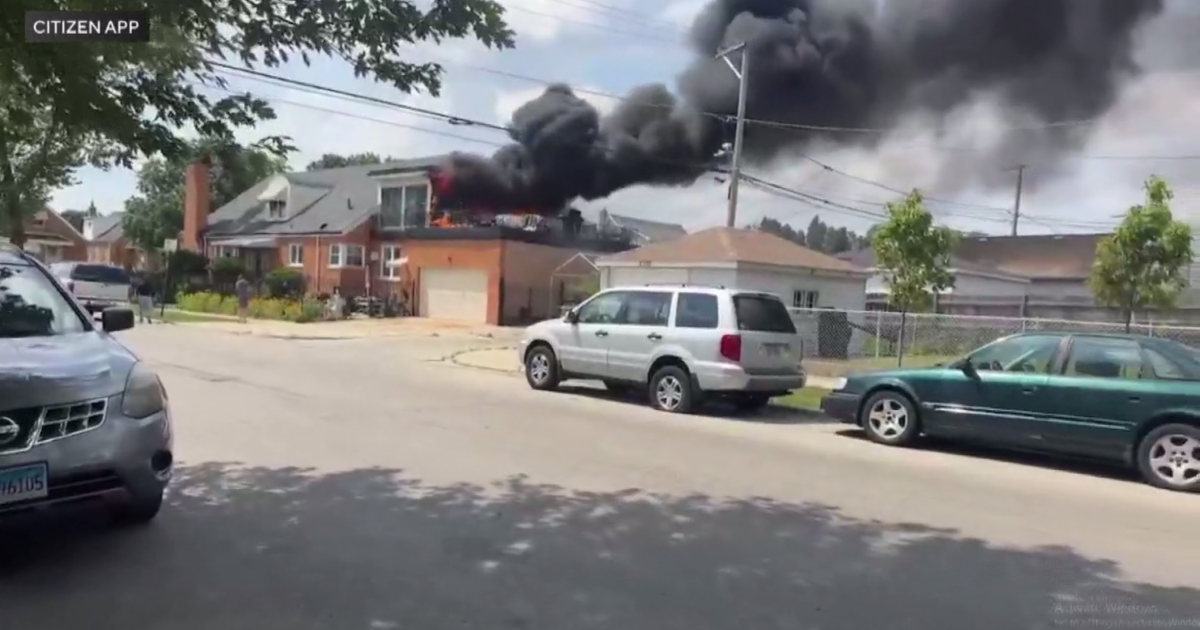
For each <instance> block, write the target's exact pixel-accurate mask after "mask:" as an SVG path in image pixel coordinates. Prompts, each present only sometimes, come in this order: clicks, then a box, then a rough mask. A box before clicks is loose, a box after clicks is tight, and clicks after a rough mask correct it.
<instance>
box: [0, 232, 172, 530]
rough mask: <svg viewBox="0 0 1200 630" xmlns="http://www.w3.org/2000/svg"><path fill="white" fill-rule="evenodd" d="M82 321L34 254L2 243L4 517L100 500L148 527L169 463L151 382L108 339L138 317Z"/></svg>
mask: <svg viewBox="0 0 1200 630" xmlns="http://www.w3.org/2000/svg"><path fill="white" fill-rule="evenodd" d="M99 320H100V321H99V324H98V325H97V323H93V320H92V318H91V317H89V316H88V313H87V312H86V311H85V310H84V309H83V308H82V307H81V306H80V305H79V303H78V302H76V301H75V300H74V299H73V298H72V297H71V296H70V295H69V294H68V293H67V292H66V291H65V290H64V288H63V287H62V285H61V284H60V283H58V282H57V281H55V279H54V278H53V277H51V276H50V274H49V273H48V271H47V269H46V268H45V267H43V266H42V264H41V263H39V262H38V261H37V260H35V259H34V258H32V257H31V256H29V255H27V254H25V253H22V252H21V251H19V250H17V249H15V248H12V247H9V246H6V245H2V244H0V515H3V514H7V513H11V512H16V511H25V510H28V509H32V508H42V507H47V506H51V505H55V504H60V503H67V502H76V501H81V500H86V499H104V500H105V502H106V503H108V504H109V505H110V506H111V507H112V508H113V510H114V511H115V513H116V514H117V516H118V517H119V518H120V519H121V520H123V521H125V522H130V523H144V522H148V521H150V520H152V519H153V518H154V517H155V516H156V515H157V514H158V512H159V509H160V507H161V506H162V501H163V494H164V492H165V490H166V487H167V483H168V481H169V480H170V478H171V470H172V465H173V454H172V440H173V437H172V431H171V414H170V411H169V409H168V405H167V394H166V391H165V390H164V389H163V386H162V383H161V382H160V381H159V378H158V375H156V374H155V373H154V371H153V370H152V369H150V367H149V366H147V365H146V364H145V363H142V362H141V361H139V360H138V358H137V357H136V356H134V354H133V353H132V352H130V351H129V350H128V349H126V348H125V347H124V346H123V345H121V343H120V342H118V341H117V340H116V339H115V338H113V337H112V336H111V334H110V333H113V332H116V331H119V330H126V329H129V328H132V327H133V324H134V315H133V311H132V310H130V309H128V308H109V309H106V310H104V311H103V312H102V313H101V315H100V317H99Z"/></svg>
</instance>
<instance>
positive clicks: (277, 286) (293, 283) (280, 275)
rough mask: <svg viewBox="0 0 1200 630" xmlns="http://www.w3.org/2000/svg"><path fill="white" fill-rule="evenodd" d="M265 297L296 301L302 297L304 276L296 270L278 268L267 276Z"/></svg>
mask: <svg viewBox="0 0 1200 630" xmlns="http://www.w3.org/2000/svg"><path fill="white" fill-rule="evenodd" d="M265 282H266V285H267V297H271V298H285V299H290V300H298V299H300V298H301V297H302V296H303V295H304V274H302V273H300V272H299V271H298V270H296V269H289V268H287V267H280V268H279V269H274V270H272V271H271V273H269V274H267V277H266V279H265Z"/></svg>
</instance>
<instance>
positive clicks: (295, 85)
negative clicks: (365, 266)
mask: <svg viewBox="0 0 1200 630" xmlns="http://www.w3.org/2000/svg"><path fill="white" fill-rule="evenodd" d="M210 64H211V65H212V66H213V67H214V68H217V69H219V70H220V71H224V72H223V73H222V74H224V73H230V74H231V75H232V76H234V77H237V78H243V79H249V80H252V81H260V82H263V83H267V84H271V85H276V86H280V87H285V88H287V89H295V90H298V91H302V92H307V93H312V94H319V95H322V96H326V97H330V98H335V99H341V100H346V101H350V102H358V103H362V104H367V105H372V106H378V107H386V108H391V109H396V110H400V111H403V112H405V113H406V114H410V115H415V116H419V117H423V118H428V119H433V120H439V121H442V122H446V123H448V124H451V125H459V126H476V127H481V128H485V129H489V130H492V131H504V132H506V133H507V131H508V129H507V127H504V126H502V125H497V124H494V123H489V122H487V121H480V120H474V119H470V118H464V117H461V116H455V115H452V114H448V113H445V112H440V111H437V110H432V109H428V108H422V107H416V106H411V105H407V104H404V103H397V102H394V101H389V100H387V99H382V98H377V97H372V96H367V95H363V94H356V93H353V92H349V91H346V90H340V89H337V88H330V87H327V86H322V85H319V84H315V83H310V82H307V81H301V80H297V79H290V78H287V77H281V76H278V75H273V74H270V73H266V72H261V71H257V70H251V69H247V68H241V67H237V66H232V65H229V64H225V63H221V62H210ZM207 87H213V88H215V89H221V90H223V91H226V92H230V93H238V92H236V91H234V90H232V89H229V88H226V87H223V86H216V85H208V86H207ZM264 100H267V101H271V100H274V101H276V102H280V103H284V104H288V105H292V106H297V107H306V108H309V109H314V110H316V111H325V112H326V113H332V114H341V115H347V116H350V117H354V118H359V119H362V120H370V121H373V122H378V123H381V124H387V125H392V126H397V127H402V128H408V129H412V130H414V131H418V132H423V133H429V134H433V135H440V136H444V137H449V138H455V139H459V140H463V141H467V142H473V143H479V144H485V145H490V146H496V147H499V146H503V145H502V144H501V143H494V142H490V141H487V140H483V139H480V138H472V137H469V136H462V135H459V134H452V133H448V132H442V131H439V130H434V129H429V128H425V127H418V126H415V125H405V124H401V123H395V122H394V121H384V120H378V119H372V118H369V117H365V116H358V115H353V114H349V113H347V112H340V111H338V110H330V109H325V108H318V107H315V106H308V105H305V104H301V103H295V102H289V101H284V100H282V99H273V98H264ZM804 157H805V158H806V159H808V160H809V161H812V162H813V163H815V164H817V165H818V166H820V167H821V168H822V170H823V171H825V172H831V173H835V174H838V175H841V176H843V177H849V178H851V179H854V180H857V181H860V182H862V183H866V184H870V185H873V186H875V187H878V188H881V189H883V190H886V191H889V192H892V193H896V194H901V195H903V194H907V192H906V191H903V190H900V189H898V188H894V187H891V186H887V185H886V184H882V183H880V182H875V181H873V180H869V179H866V178H862V177H859V176H855V175H853V174H850V173H847V172H845V171H842V170H840V169H837V168H834V167H832V166H830V165H828V164H825V163H824V162H821V161H819V160H816V159H815V158H812V157H811V156H807V155H805V156H804ZM660 161H662V162H664V163H670V164H672V165H675V166H686V167H689V168H698V169H701V170H712V165H711V164H700V163H695V162H684V161H678V160H665V159H664V160H660ZM746 177H747V176H746V175H743V178H746ZM744 181H751V182H752V183H753V184H754V185H755V186H756V187H758V188H759V189H763V190H766V191H772V192H775V193H778V194H782V195H786V196H789V197H790V198H792V199H794V200H799V201H802V202H806V203H809V204H822V206H823V207H826V208H832V209H838V210H842V211H844V212H850V213H853V214H856V216H860V217H872V218H884V217H885V215H882V214H880V213H873V212H870V211H866V210H863V209H861V208H855V207H852V206H848V205H845V204H839V203H837V202H834V201H832V200H830V199H828V198H825V197H822V196H820V195H817V194H814V193H807V192H803V191H797V190H794V189H790V188H787V187H785V186H782V185H779V184H775V183H772V182H768V181H766V180H763V179H761V178H757V177H753V178H752V179H744ZM928 199H929V200H930V201H932V202H935V203H942V204H946V205H952V206H963V207H976V208H983V209H988V210H993V211H999V212H1004V213H1010V211H1009V210H1006V209H1003V208H997V207H993V206H985V205H980V204H965V203H962V202H955V201H950V200H944V199H939V198H928ZM863 203H866V202H863ZM945 214H947V215H948V216H956V217H959V218H970V219H977V220H995V219H993V218H990V217H983V216H978V215H965V214H963V213H957V214H956V213H953V212H946V213H945ZM1023 216H1028V217H1029V218H1030V219H1031V220H1035V219H1038V221H1035V222H1040V221H1047V220H1049V219H1046V218H1040V217H1036V216H1034V215H1023ZM1054 221H1055V222H1056V223H1057V224H1059V225H1071V226H1073V227H1082V226H1083V223H1082V222H1066V221H1060V220H1054ZM1096 225H1099V224H1096Z"/></svg>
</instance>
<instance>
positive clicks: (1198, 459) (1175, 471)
mask: <svg viewBox="0 0 1200 630" xmlns="http://www.w3.org/2000/svg"><path fill="white" fill-rule="evenodd" d="M1149 468H1150V470H1152V471H1153V472H1154V474H1155V475H1156V476H1157V477H1158V478H1159V479H1160V480H1162V482H1163V483H1165V484H1167V485H1170V486H1174V487H1183V486H1190V485H1193V484H1195V483H1197V482H1198V481H1200V440H1197V439H1196V438H1194V437H1191V436H1189V435H1183V434H1181V433H1168V434H1167V435H1164V436H1162V437H1160V438H1158V439H1157V440H1155V441H1154V444H1153V445H1151V446H1150V452H1149Z"/></svg>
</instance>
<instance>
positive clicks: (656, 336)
mask: <svg viewBox="0 0 1200 630" xmlns="http://www.w3.org/2000/svg"><path fill="white" fill-rule="evenodd" d="M646 338H647V339H649V340H651V341H658V340H659V339H662V335H660V334H658V333H650V334H649V335H646Z"/></svg>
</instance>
